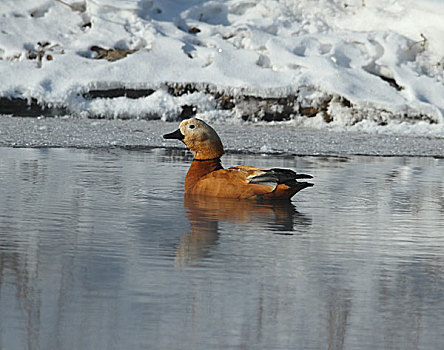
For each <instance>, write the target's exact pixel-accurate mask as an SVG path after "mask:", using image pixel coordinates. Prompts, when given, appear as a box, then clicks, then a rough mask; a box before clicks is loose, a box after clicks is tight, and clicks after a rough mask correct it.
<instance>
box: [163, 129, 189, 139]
mask: <svg viewBox="0 0 444 350" xmlns="http://www.w3.org/2000/svg"><path fill="white" fill-rule="evenodd" d="M163 138H164V139H175V140H183V139H184V138H185V136H184V134H182V133H181V132H180V129H177V130H176V131H173V132H171V133H169V134H165V135H163Z"/></svg>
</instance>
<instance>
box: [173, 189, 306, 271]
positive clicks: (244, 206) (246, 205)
mask: <svg viewBox="0 0 444 350" xmlns="http://www.w3.org/2000/svg"><path fill="white" fill-rule="evenodd" d="M184 206H185V208H186V212H187V217H188V220H189V221H190V231H189V232H188V233H187V234H186V235H185V236H183V237H182V238H181V239H180V242H179V244H178V247H177V249H176V257H175V263H176V266H193V265H198V263H199V261H200V260H202V259H204V258H206V257H209V256H210V255H211V250H212V248H213V247H215V246H216V245H217V243H218V239H219V224H220V223H223V222H226V223H234V224H239V225H243V226H244V227H250V230H253V231H254V230H257V231H263V230H266V231H269V232H270V231H271V232H273V233H275V234H280V235H293V234H294V232H295V231H296V227H306V226H309V225H311V218H309V217H307V216H305V215H304V214H301V213H299V212H298V211H297V210H296V207H295V206H294V205H293V204H292V203H291V201H289V200H287V201H268V202H262V203H261V202H256V201H249V200H236V199H229V198H215V197H208V196H196V195H185V198H184Z"/></svg>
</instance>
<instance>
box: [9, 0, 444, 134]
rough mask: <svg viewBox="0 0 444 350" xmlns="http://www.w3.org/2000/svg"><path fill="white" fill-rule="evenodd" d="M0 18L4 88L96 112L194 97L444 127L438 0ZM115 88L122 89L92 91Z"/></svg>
mask: <svg viewBox="0 0 444 350" xmlns="http://www.w3.org/2000/svg"><path fill="white" fill-rule="evenodd" d="M0 18H1V25H0V26H1V27H0V28H1V29H0V76H1V85H0V96H3V97H7V98H22V99H27V100H29V101H31V99H35V100H37V101H38V102H39V103H41V104H44V105H47V106H63V107H64V108H66V111H68V112H69V113H71V114H75V115H81V116H89V117H106V118H148V119H149V118H162V119H164V120H173V119H177V118H179V117H180V116H182V117H183V116H184V108H183V107H184V106H187V107H189V109H190V108H191V110H192V111H193V112H196V113H197V114H198V115H199V116H201V117H203V118H207V119H211V120H219V121H221V122H226V121H227V120H228V119H236V120H240V119H244V120H268V119H267V118H268V116H271V117H270V119H273V118H274V116H281V119H294V120H295V121H296V122H295V123H296V124H298V125H305V126H312V127H332V125H333V126H334V127H343V128H355V129H360V130H367V131H368V130H373V131H374V130H377V129H378V130H379V129H381V127H383V126H386V127H387V126H391V125H395V126H394V127H393V128H391V129H390V130H392V131H393V132H407V133H409V132H411V130H412V127H404V126H405V125H414V127H413V129H414V131H412V132H413V133H414V134H417V133H419V134H420V133H421V130H423V131H424V133H425V134H427V135H429V134H431V135H435V136H436V135H437V136H444V132H443V130H444V127H443V125H444V84H443V82H444V69H443V67H444V41H443V40H442V38H443V36H444V24H443V21H442V18H444V3H442V2H440V1H434V0H422V1H421V0H391V1H388V2H387V0H372V1H365V0H351V1H345V0H343V1H339V0H300V1H291V0H287V1H285V0H282V1H277V0H274V1H273V0H257V1H248V0H245V1H239V0H225V1H202V0H190V1H181V0H162V1H160V0H151V1H148V0H126V1H124V0H80V1H74V0H66V1H61V0H35V1H32V2H30V1H26V0H3V1H2V2H1V3H0ZM92 47H95V49H93V50H91V48H92ZM107 50H111V51H107ZM113 50H114V51H113ZM116 53H117V54H121V57H117V58H114V59H113V58H112V57H111V54H116ZM98 58H102V59H98ZM175 87H177V89H176V88H175ZM184 87H186V88H184ZM108 89H117V90H119V89H120V90H121V91H122V93H121V96H115V97H114V98H109V97H104V96H102V97H100V94H99V97H96V98H89V97H88V96H87V93H88V92H89V91H92V90H93V91H103V90H108ZM127 89H133V90H134V89H135V90H137V89H145V90H147V89H149V90H150V91H151V92H150V93H149V94H147V95H146V96H143V97H139V98H137V99H136V98H131V97H128V96H126V92H125V91H126V90H127ZM282 98H285V100H282ZM300 115H303V116H308V117H314V116H316V117H314V118H298V116H300ZM282 116H283V117H282ZM300 119H303V121H300ZM373 126H377V127H376V128H374V127H373ZM386 129H387V128H386Z"/></svg>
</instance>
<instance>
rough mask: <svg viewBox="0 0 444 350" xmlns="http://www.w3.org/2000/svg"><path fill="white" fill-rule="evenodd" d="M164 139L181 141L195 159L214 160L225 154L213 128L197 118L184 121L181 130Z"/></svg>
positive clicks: (165, 136) (167, 135)
mask: <svg viewBox="0 0 444 350" xmlns="http://www.w3.org/2000/svg"><path fill="white" fill-rule="evenodd" d="M163 137H164V138H165V139H179V140H181V141H182V142H183V143H184V144H185V145H186V146H187V147H188V148H189V149H190V151H191V152H192V153H193V155H194V158H195V159H213V158H218V157H221V156H222V155H223V154H224V147H223V146H222V141H221V140H220V138H219V135H217V133H216V131H215V130H214V129H213V128H212V127H211V126H209V125H208V124H207V123H205V122H204V121H202V120H200V119H197V118H191V119H187V120H184V121H182V123H180V125H179V130H176V131H175V132H172V133H170V134H166V135H163Z"/></svg>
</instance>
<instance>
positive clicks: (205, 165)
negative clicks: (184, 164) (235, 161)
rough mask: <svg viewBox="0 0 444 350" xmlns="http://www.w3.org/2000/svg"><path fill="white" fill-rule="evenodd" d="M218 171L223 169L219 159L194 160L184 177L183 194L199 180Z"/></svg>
mask: <svg viewBox="0 0 444 350" xmlns="http://www.w3.org/2000/svg"><path fill="white" fill-rule="evenodd" d="M220 169H223V166H222V163H221V161H220V158H212V159H194V160H193V162H192V163H191V166H190V169H188V173H187V176H186V177H185V193H189V192H190V191H191V189H192V188H193V187H194V185H195V184H196V183H197V181H199V179H200V178H202V177H203V176H205V175H207V174H209V173H211V172H213V171H216V170H220Z"/></svg>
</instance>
